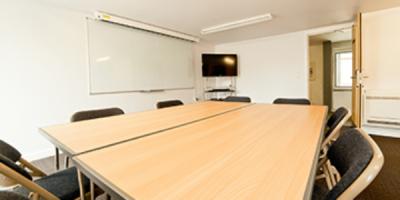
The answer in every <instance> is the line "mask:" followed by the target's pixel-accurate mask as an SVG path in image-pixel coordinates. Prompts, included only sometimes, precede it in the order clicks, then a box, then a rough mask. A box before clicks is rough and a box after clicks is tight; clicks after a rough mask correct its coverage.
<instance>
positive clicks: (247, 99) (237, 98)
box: [224, 96, 251, 103]
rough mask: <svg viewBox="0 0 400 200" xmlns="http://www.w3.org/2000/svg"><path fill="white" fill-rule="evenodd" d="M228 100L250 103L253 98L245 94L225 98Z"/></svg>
mask: <svg viewBox="0 0 400 200" xmlns="http://www.w3.org/2000/svg"><path fill="white" fill-rule="evenodd" d="M224 101H226V102H244V103H250V102H251V99H250V97H244V96H229V97H226V98H225V99H224Z"/></svg>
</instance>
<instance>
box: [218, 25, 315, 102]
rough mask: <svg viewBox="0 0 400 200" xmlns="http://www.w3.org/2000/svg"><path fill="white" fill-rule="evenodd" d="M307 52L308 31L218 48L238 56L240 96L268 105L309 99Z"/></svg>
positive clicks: (222, 45) (220, 50) (222, 51)
mask: <svg viewBox="0 0 400 200" xmlns="http://www.w3.org/2000/svg"><path fill="white" fill-rule="evenodd" d="M307 49H308V39H307V35H306V33H305V32H296V33H290V34H284V35H278V36H272V37H266V38H260V39H254V40H248V41H242V42H236V43H227V44H220V45H216V47H215V51H216V52H218V53H237V54H238V59H239V76H238V78H237V90H238V92H237V93H238V95H245V96H249V97H251V99H252V101H254V102H268V103H271V102H272V101H273V100H274V99H275V98H277V97H305V98H308V67H307V66H308V63H307V62H308V61H307V54H308V53H307Z"/></svg>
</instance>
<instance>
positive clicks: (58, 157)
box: [55, 147, 60, 170]
mask: <svg viewBox="0 0 400 200" xmlns="http://www.w3.org/2000/svg"><path fill="white" fill-rule="evenodd" d="M55 165H56V170H59V169H60V151H59V150H58V148H57V147H56V155H55Z"/></svg>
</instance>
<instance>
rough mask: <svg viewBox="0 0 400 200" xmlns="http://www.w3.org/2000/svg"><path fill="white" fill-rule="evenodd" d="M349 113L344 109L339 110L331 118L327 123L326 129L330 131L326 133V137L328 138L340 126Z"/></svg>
mask: <svg viewBox="0 0 400 200" xmlns="http://www.w3.org/2000/svg"><path fill="white" fill-rule="evenodd" d="M348 113H349V111H348V110H347V109H346V108H344V107H340V108H338V109H337V110H336V111H335V112H334V113H333V114H332V116H331V117H329V119H328V121H327V122H326V127H327V128H328V130H327V131H326V132H325V137H328V136H329V135H330V134H331V133H332V131H333V130H334V129H335V128H336V126H338V125H339V123H340V122H341V121H342V120H343V119H344V118H345V117H346V115H347V114H348Z"/></svg>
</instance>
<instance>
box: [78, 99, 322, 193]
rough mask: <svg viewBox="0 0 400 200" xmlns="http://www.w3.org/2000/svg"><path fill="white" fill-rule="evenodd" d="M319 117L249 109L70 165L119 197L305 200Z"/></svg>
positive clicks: (312, 109) (284, 109) (300, 109)
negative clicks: (74, 165)
mask: <svg viewBox="0 0 400 200" xmlns="http://www.w3.org/2000/svg"><path fill="white" fill-rule="evenodd" d="M326 114H327V108H326V107H324V106H296V105H268V104H254V105H251V106H247V107H244V108H242V109H237V110H235V111H232V112H228V113H225V114H222V115H218V116H215V117H213V118H209V119H205V120H202V121H198V122H195V123H191V124H188V125H185V126H181V127H178V128H175V129H171V130H167V131H164V132H161V133H158V134H155V135H151V136H149V137H144V138H140V139H137V140H132V141H129V142H125V143H122V144H118V145H114V146H110V147H108V148H104V149H100V150H97V151H93V152H89V153H86V154H82V155H78V156H75V157H74V158H73V160H74V162H75V163H76V164H77V166H78V168H80V169H82V171H83V172H85V174H86V175H88V176H89V177H96V179H97V180H98V181H100V182H102V183H103V184H104V185H106V186H107V187H109V188H111V189H112V190H114V191H115V192H116V193H118V195H120V196H121V197H122V198H125V199H138V200H140V199H146V200H148V199H151V200H156V199H163V200H164V199H202V200H203V199H263V200H264V199H308V198H309V197H310V196H309V195H310V194H311V192H312V186H313V182H314V174H315V167H316V164H317V160H318V159H317V158H318V149H319V147H320V143H321V139H322V132H323V128H324V125H325V119H326Z"/></svg>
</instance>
